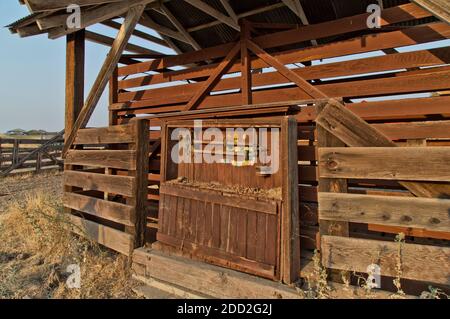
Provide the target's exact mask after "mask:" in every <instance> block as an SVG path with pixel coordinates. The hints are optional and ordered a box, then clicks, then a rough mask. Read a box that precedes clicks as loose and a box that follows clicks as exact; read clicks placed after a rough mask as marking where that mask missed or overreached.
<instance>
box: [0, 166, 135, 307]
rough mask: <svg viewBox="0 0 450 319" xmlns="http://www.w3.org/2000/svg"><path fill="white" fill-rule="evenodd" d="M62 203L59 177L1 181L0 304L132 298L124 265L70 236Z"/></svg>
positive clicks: (119, 258) (132, 285)
mask: <svg viewBox="0 0 450 319" xmlns="http://www.w3.org/2000/svg"><path fill="white" fill-rule="evenodd" d="M61 198H62V175H61V173H46V174H43V175H37V176H30V175H28V176H15V177H9V178H6V179H0V299H2V298H32V299H35V298H36V299H46V298H137V295H136V294H135V293H134V292H133V290H134V289H135V288H136V287H137V286H138V285H139V284H138V283H137V282H135V281H134V280H132V278H131V275H132V273H131V270H130V268H129V261H128V259H126V258H125V257H122V256H118V255H116V254H114V253H112V252H111V251H109V250H107V249H105V248H102V247H100V246H98V245H96V244H95V243H92V242H89V241H86V240H84V239H81V238H80V237H78V236H75V235H73V234H72V232H71V225H70V223H69V222H68V221H67V219H66V217H65V216H66V215H65V214H64V213H63V209H62V202H61ZM74 266H75V267H79V268H78V269H79V270H80V276H79V278H80V287H79V288H76V287H75V288H71V287H70V285H68V284H67V282H68V280H69V281H70V278H71V275H72V274H74V272H73V270H71V269H74V268H73V267H74ZM71 267H72V268H71Z"/></svg>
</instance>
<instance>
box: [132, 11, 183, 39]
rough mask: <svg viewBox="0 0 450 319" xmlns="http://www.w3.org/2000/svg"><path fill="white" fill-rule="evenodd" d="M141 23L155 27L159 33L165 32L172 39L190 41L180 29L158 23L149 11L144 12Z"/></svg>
mask: <svg viewBox="0 0 450 319" xmlns="http://www.w3.org/2000/svg"><path fill="white" fill-rule="evenodd" d="M140 24H142V25H143V26H145V27H147V28H150V29H153V30H154V31H156V32H158V33H159V34H163V35H165V36H168V37H170V38H172V39H176V40H178V41H181V42H185V43H187V44H190V43H189V40H187V39H186V38H185V37H184V35H183V34H181V33H180V32H178V31H174V30H172V29H170V28H167V27H164V26H162V25H160V24H158V23H156V22H155V21H154V20H153V19H152V18H151V17H150V16H149V15H148V13H147V12H144V14H143V15H142V17H141V21H140Z"/></svg>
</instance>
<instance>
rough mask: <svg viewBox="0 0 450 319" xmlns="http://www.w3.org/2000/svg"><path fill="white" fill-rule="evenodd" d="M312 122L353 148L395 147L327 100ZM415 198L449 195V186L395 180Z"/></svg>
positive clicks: (378, 132) (365, 123) (352, 114)
mask: <svg viewBox="0 0 450 319" xmlns="http://www.w3.org/2000/svg"><path fill="white" fill-rule="evenodd" d="M316 123H317V124H319V125H320V126H321V127H323V128H324V129H325V130H327V131H328V132H330V133H331V134H333V135H334V136H336V137H337V138H339V139H340V140H341V141H342V142H344V143H345V144H347V145H348V146H353V147H396V146H397V145H396V144H395V143H394V142H392V141H391V140H390V139H389V138H387V137H386V136H385V135H383V134H382V133H381V132H380V131H378V130H377V129H375V128H373V127H372V126H371V125H369V124H368V123H367V122H366V121H364V120H363V119H361V118H360V117H359V116H358V115H356V114H355V113H353V112H352V111H350V110H348V109H347V108H346V107H345V106H344V105H342V104H341V103H339V102H338V101H336V100H335V99H330V100H329V101H328V102H326V106H325V107H324V108H323V110H322V112H320V113H319V114H318V116H317V118H316ZM399 183H400V185H402V186H403V187H405V188H406V189H408V190H409V191H410V192H411V193H412V194H414V195H415V196H417V197H430V198H450V185H448V184H439V183H430V182H399Z"/></svg>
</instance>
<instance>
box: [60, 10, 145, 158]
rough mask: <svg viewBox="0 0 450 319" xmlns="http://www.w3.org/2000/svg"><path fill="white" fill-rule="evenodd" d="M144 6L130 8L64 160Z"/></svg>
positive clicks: (84, 124)
mask: <svg viewBox="0 0 450 319" xmlns="http://www.w3.org/2000/svg"><path fill="white" fill-rule="evenodd" d="M144 8H145V6H144V5H137V6H134V7H132V8H130V10H129V12H128V14H127V16H126V18H125V21H124V23H123V25H122V27H121V28H120V31H119V33H118V34H117V38H116V39H115V40H114V43H113V45H112V47H111V50H110V52H109V54H108V56H107V57H106V60H105V62H104V63H103V66H102V68H101V70H100V73H99V74H98V76H97V79H96V80H95V82H94V85H93V87H92V89H91V92H90V93H89V96H88V98H87V100H86V102H85V104H84V106H83V108H82V109H81V112H80V115H79V116H78V118H77V120H76V122H75V124H74V126H73V129H72V131H71V132H70V135H69V136H68V137H67V138H66V143H65V145H64V149H63V158H64V157H65V156H66V154H67V152H68V151H69V149H70V148H71V147H72V144H73V142H74V141H75V138H76V136H77V133H78V130H79V129H82V128H85V127H86V125H87V123H88V121H89V119H90V118H91V115H92V113H93V112H94V110H95V107H96V106H97V104H98V101H99V100H100V97H101V96H102V94H103V91H104V90H105V88H106V86H107V85H108V82H109V79H110V78H111V76H112V74H113V72H114V70H115V68H116V66H117V63H118V62H119V60H120V57H121V56H122V53H123V50H124V49H125V47H126V45H127V43H128V40H129V39H130V37H131V34H132V33H133V30H134V28H135V27H136V24H137V23H138V21H139V18H140V17H141V15H142V13H143V12H144Z"/></svg>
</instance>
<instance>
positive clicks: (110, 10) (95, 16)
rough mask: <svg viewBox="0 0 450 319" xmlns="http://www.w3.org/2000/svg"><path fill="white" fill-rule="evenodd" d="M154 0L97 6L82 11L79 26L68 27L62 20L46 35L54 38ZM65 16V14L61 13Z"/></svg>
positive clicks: (132, 0)
mask: <svg viewBox="0 0 450 319" xmlns="http://www.w3.org/2000/svg"><path fill="white" fill-rule="evenodd" d="M154 1H155V0H129V1H126V2H125V1H121V2H116V3H111V4H106V5H102V6H99V7H98V8H95V9H91V10H87V11H84V12H82V17H83V18H82V19H81V25H80V28H78V29H77V28H68V27H67V25H66V22H65V21H66V20H64V22H63V24H62V25H60V26H58V27H55V28H52V29H50V30H49V31H48V36H49V38H50V39H56V38H59V37H62V36H64V35H67V34H70V33H73V32H76V31H78V30H80V29H85V28H87V27H88V26H90V25H93V24H96V23H100V22H102V21H104V20H108V19H112V18H115V17H117V16H120V15H122V14H124V13H126V12H127V11H128V10H129V9H130V8H131V7H133V6H137V5H144V6H145V5H147V4H149V3H151V2H154ZM63 16H66V19H67V15H63Z"/></svg>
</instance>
